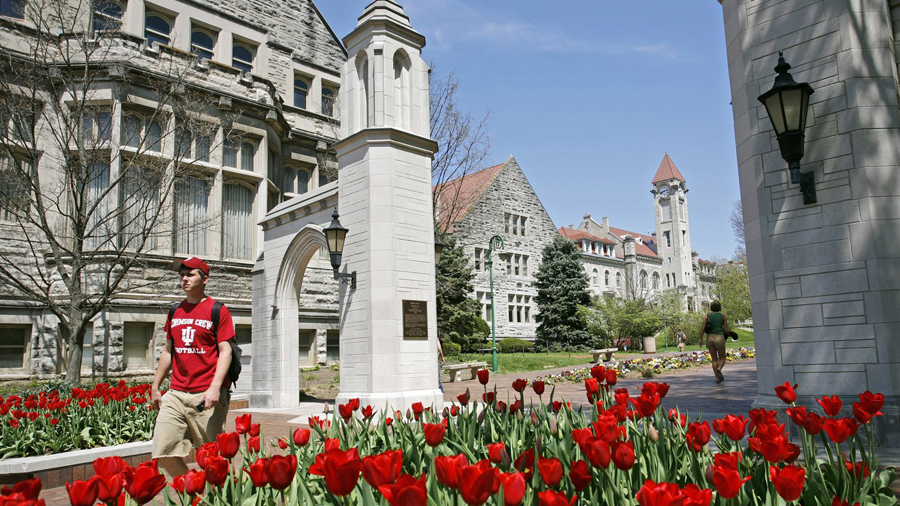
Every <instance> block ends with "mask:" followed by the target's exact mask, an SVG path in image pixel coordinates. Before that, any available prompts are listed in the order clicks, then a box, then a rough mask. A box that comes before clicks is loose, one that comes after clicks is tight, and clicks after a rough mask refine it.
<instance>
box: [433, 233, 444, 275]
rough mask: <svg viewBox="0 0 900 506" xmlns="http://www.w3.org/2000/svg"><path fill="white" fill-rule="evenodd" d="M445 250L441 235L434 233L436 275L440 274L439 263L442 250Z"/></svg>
mask: <svg viewBox="0 0 900 506" xmlns="http://www.w3.org/2000/svg"><path fill="white" fill-rule="evenodd" d="M442 251H444V243H442V242H441V239H440V237H438V236H437V234H434V275H435V276H437V274H438V264H439V263H441V252H442Z"/></svg>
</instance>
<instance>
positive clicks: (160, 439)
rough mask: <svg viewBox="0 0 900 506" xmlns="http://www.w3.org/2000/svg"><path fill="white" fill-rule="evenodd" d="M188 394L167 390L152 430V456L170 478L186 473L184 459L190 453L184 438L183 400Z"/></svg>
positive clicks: (188, 445) (185, 429)
mask: <svg viewBox="0 0 900 506" xmlns="http://www.w3.org/2000/svg"><path fill="white" fill-rule="evenodd" d="M188 395H189V394H185V393H184V392H179V391H176V390H169V391H168V392H167V393H166V395H164V396H163V398H162V403H161V405H160V407H159V416H157V417H156V426H155V427H154V428H153V456H154V457H155V458H157V459H158V461H159V464H160V465H161V466H162V467H163V469H164V470H165V471H166V472H167V473H168V474H169V477H170V478H174V477H176V476H181V475H183V474H185V473H187V470H188V467H187V464H186V463H185V461H184V457H185V456H187V455H188V454H189V453H190V446H191V445H190V441H189V440H188V439H187V438H186V437H185V436H186V432H187V427H188V426H187V420H186V413H185V406H184V398H185V396H188Z"/></svg>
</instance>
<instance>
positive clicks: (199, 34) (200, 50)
mask: <svg viewBox="0 0 900 506" xmlns="http://www.w3.org/2000/svg"><path fill="white" fill-rule="evenodd" d="M215 41H216V38H215V37H214V36H213V35H212V34H211V33H209V32H207V31H206V30H201V29H199V28H194V30H193V31H191V52H192V53H194V54H195V55H197V57H198V58H206V59H207V60H212V58H213V49H214V48H215V46H216V42H215Z"/></svg>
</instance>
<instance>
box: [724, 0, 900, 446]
mask: <svg viewBox="0 0 900 506" xmlns="http://www.w3.org/2000/svg"><path fill="white" fill-rule="evenodd" d="M720 1H721V3H722V7H723V14H724V21H725V35H726V43H727V45H728V66H729V75H730V78H731V92H732V108H733V113H734V129H735V141H736V145H737V163H738V172H739V177H740V184H741V200H742V203H743V212H744V227H745V234H746V246H747V264H748V270H749V275H750V291H751V299H752V302H753V321H754V327H755V334H756V347H757V358H756V362H757V367H758V378H759V395H758V396H757V398H756V403H755V405H756V406H762V407H767V408H783V407H784V404H782V403H781V402H780V401H779V400H778V399H777V398H776V397H775V396H774V391H773V387H774V386H775V385H777V384H780V383H783V382H785V381H789V382H791V383H797V384H799V387H798V395H799V396H800V397H799V399H798V401H799V402H801V403H803V404H805V405H807V406H808V407H810V408H812V409H816V410H818V405H817V404H816V403H815V401H814V399H815V398H816V397H819V396H822V395H826V394H827V395H832V394H837V395H840V396H841V397H842V398H843V400H844V414H845V415H846V414H849V413H850V407H851V404H852V402H853V401H855V400H856V394H857V393H858V392H862V391H865V390H871V391H873V392H881V393H883V394H884V395H885V397H886V402H885V407H884V409H883V410H882V411H883V412H884V417H879V418H878V420H877V422H876V423H877V427H878V429H879V434H880V436H879V437H880V438H881V441H880V442H881V444H886V445H890V446H895V447H896V446H900V431H898V425H900V364H898V363H900V247H898V246H900V177H898V176H897V175H898V174H900V148H898V146H900V110H898V103H897V96H898V86H897V74H898V72H897V57H896V54H895V48H894V43H893V40H895V39H896V36H895V35H896V34H895V33H893V32H894V28H892V23H891V16H890V12H889V11H888V2H885V1H864V2H845V1H814V2H783V3H779V4H778V6H777V7H770V6H771V5H772V4H773V3H774V2H760V1H758V0H720ZM779 50H784V52H785V53H784V56H785V59H786V60H787V62H788V63H790V64H791V65H792V66H793V68H792V70H791V72H792V74H793V76H794V78H795V80H796V81H798V82H803V81H806V82H809V83H810V85H812V87H813V88H814V89H815V94H814V95H812V97H811V99H810V107H809V120H808V125H807V128H806V140H807V143H806V156H805V157H804V158H803V160H802V161H801V169H802V170H803V171H805V172H812V173H814V174H815V179H816V190H817V196H818V203H816V204H810V205H804V204H803V200H802V197H801V195H800V189H799V187H798V185H795V184H792V183H790V179H789V176H788V172H787V169H786V167H787V163H786V162H785V161H784V160H783V159H782V157H781V154H780V152H779V148H778V143H777V141H776V139H775V134H774V131H773V130H772V126H771V123H770V121H769V118H768V116H767V114H766V111H765V108H764V107H763V106H762V105H761V104H760V103H759V102H758V101H757V99H756V97H757V96H758V95H760V94H761V93H762V92H764V91H767V90H769V89H770V88H771V86H772V82H773V80H774V77H775V72H774V70H773V67H775V65H776V63H777V61H778V51H779Z"/></svg>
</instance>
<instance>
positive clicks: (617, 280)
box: [616, 272, 622, 288]
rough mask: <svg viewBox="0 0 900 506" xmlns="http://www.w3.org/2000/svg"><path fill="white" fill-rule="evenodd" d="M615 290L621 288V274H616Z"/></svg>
mask: <svg viewBox="0 0 900 506" xmlns="http://www.w3.org/2000/svg"><path fill="white" fill-rule="evenodd" d="M616 288H622V273H621V272H617V273H616Z"/></svg>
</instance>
